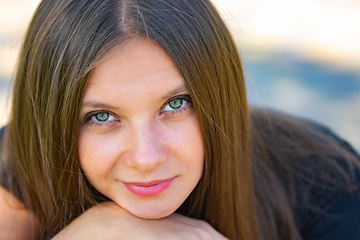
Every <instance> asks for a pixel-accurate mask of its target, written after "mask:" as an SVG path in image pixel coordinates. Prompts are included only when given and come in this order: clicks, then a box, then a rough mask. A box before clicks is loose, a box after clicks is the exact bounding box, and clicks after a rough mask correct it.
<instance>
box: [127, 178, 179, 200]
mask: <svg viewBox="0 0 360 240" xmlns="http://www.w3.org/2000/svg"><path fill="white" fill-rule="evenodd" d="M172 180H174V178H170V179H165V180H156V181H151V182H146V183H145V182H122V183H124V185H125V187H126V188H127V189H128V190H129V191H130V192H132V193H133V194H135V195H138V196H140V197H151V196H155V195H157V194H159V193H161V192H162V191H164V190H165V189H167V188H168V187H169V186H170V184H171V182H172Z"/></svg>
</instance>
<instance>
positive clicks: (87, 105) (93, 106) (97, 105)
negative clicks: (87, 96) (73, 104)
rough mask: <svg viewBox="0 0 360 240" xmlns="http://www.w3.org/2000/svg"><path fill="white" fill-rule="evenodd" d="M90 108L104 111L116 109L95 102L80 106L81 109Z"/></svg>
mask: <svg viewBox="0 0 360 240" xmlns="http://www.w3.org/2000/svg"><path fill="white" fill-rule="evenodd" d="M84 107H91V108H106V109H118V108H117V107H114V106H111V105H109V104H105V103H97V102H91V101H90V102H85V103H84V104H82V105H81V108H84Z"/></svg>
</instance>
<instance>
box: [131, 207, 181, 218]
mask: <svg viewBox="0 0 360 240" xmlns="http://www.w3.org/2000/svg"><path fill="white" fill-rule="evenodd" d="M149 210H150V209H149ZM175 211H176V208H175V209H158V210H155V209H154V208H152V209H151V210H150V211H148V210H143V209H142V210H139V209H136V210H133V209H129V210H128V212H130V213H131V214H132V215H134V216H136V217H138V218H142V219H161V218H166V217H168V216H170V215H171V214H173V213H174V212H175Z"/></svg>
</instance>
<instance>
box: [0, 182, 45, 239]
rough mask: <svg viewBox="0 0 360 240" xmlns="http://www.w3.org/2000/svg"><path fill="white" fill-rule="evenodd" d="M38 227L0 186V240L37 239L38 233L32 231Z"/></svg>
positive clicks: (26, 211)
mask: <svg viewBox="0 0 360 240" xmlns="http://www.w3.org/2000/svg"><path fill="white" fill-rule="evenodd" d="M39 226H40V224H39V221H38V220H37V218H36V217H34V215H33V214H32V213H31V212H30V211H28V210H27V209H26V208H25V206H24V205H23V204H22V203H21V202H20V201H19V200H17V199H16V198H15V197H14V196H13V195H12V194H11V193H9V192H8V191H7V190H5V189H4V188H3V187H1V186H0V239H6V240H10V239H14V240H15V239H38V238H39V236H40V235H39V234H40V232H39V231H37V232H33V229H35V230H38V229H39ZM31 233H32V234H31ZM31 235H32V236H31Z"/></svg>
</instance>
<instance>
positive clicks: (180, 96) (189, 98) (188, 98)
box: [161, 94, 193, 109]
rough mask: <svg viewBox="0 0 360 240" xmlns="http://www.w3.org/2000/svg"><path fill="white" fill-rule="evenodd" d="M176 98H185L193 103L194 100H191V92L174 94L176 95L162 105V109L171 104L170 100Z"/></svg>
mask: <svg viewBox="0 0 360 240" xmlns="http://www.w3.org/2000/svg"><path fill="white" fill-rule="evenodd" d="M175 99H183V100H186V101H187V102H188V103H190V104H193V102H192V100H191V97H190V95H189V94H182V95H177V96H174V97H171V98H170V99H168V100H167V101H166V102H165V103H164V104H163V105H162V106H161V109H164V107H165V106H166V105H167V104H169V102H171V101H173V100H175Z"/></svg>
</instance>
